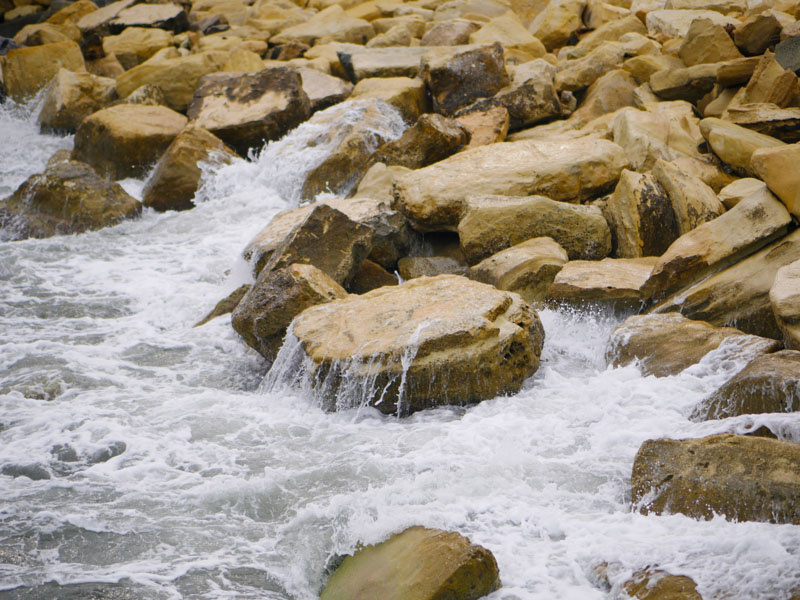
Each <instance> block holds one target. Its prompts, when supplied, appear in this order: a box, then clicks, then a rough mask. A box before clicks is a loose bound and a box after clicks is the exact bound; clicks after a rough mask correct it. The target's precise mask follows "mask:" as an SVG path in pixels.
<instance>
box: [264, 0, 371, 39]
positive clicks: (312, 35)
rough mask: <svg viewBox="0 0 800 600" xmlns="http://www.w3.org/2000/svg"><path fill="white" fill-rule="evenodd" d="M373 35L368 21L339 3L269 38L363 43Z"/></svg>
mask: <svg viewBox="0 0 800 600" xmlns="http://www.w3.org/2000/svg"><path fill="white" fill-rule="evenodd" d="M373 37H375V29H374V28H373V27H372V25H370V24H369V22H368V21H365V20H364V19H356V18H353V17H350V16H349V15H347V13H345V11H344V9H343V8H342V7H341V6H339V5H335V4H334V5H332V6H329V7H328V8H326V9H325V10H321V11H320V12H318V13H317V14H315V15H314V16H313V17H311V18H310V19H308V20H307V21H306V22H305V23H300V24H298V25H293V26H291V27H287V28H286V29H283V30H282V31H281V32H280V33H278V34H277V35H275V36H273V37H272V38H271V39H270V43H272V44H288V43H292V42H300V43H301V44H308V45H313V44H314V43H315V42H316V41H317V40H322V41H329V42H346V43H353V44H365V43H367V42H368V41H369V40H371V39H372V38H373Z"/></svg>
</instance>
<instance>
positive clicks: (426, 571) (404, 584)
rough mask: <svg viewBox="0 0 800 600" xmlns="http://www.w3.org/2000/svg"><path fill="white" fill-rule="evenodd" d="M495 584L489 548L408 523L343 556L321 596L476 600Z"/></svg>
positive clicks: (358, 599) (356, 599)
mask: <svg viewBox="0 0 800 600" xmlns="http://www.w3.org/2000/svg"><path fill="white" fill-rule="evenodd" d="M499 587H500V573H499V571H498V569H497V561H496V560H495V559H494V556H492V553H491V552H489V550H487V549H486V548H484V547H482V546H477V545H475V544H473V543H472V542H470V541H469V539H468V538H466V537H464V536H462V535H460V534H458V533H455V532H450V531H442V530H439V529H426V528H424V527H412V528H410V529H406V530H405V531H403V532H402V533H398V534H395V535H393V536H392V537H390V538H389V539H388V540H386V541H384V542H381V543H380V544H375V545H374V546H366V547H363V548H361V549H359V550H358V551H357V552H356V553H355V554H353V555H352V556H347V557H346V558H345V559H344V561H343V562H342V564H341V565H340V566H339V568H338V569H337V570H336V571H335V572H334V574H333V575H332V576H331V578H330V579H329V580H328V583H327V585H326V586H325V589H324V590H323V591H322V596H321V600H374V599H375V598H380V599H381V600H409V599H411V598H413V599H414V600H445V599H446V600H477V599H478V598H482V597H483V596H486V595H487V594H490V593H491V592H493V591H495V590H496V589H498V588H499Z"/></svg>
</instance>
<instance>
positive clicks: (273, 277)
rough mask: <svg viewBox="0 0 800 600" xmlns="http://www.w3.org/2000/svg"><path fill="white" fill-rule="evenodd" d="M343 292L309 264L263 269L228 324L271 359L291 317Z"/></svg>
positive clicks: (342, 296) (260, 352)
mask: <svg viewBox="0 0 800 600" xmlns="http://www.w3.org/2000/svg"><path fill="white" fill-rule="evenodd" d="M346 296H347V292H345V291H344V289H343V288H342V286H340V285H339V284H338V283H336V282H335V281H334V280H333V279H331V278H330V277H328V276H327V275H326V274H325V273H323V272H322V271H320V270H319V269H317V268H316V267H315V266H313V265H304V264H292V265H289V266H287V267H282V268H279V269H274V270H264V271H262V272H261V274H260V275H259V277H258V279H257V280H256V282H255V284H254V285H253V287H252V288H251V289H250V290H249V291H248V292H247V293H246V294H245V295H244V297H243V298H242V299H241V301H240V302H239V303H238V305H237V306H236V309H235V310H234V311H233V315H232V316H231V325H233V328H234V329H235V330H236V333H238V334H239V335H240V336H242V339H244V341H245V343H247V345H248V346H250V347H251V348H253V349H255V350H256V351H258V353H259V354H261V355H262V356H263V357H264V358H266V359H267V360H270V361H272V360H275V357H276V356H277V354H278V351H279V350H280V348H281V344H283V338H284V336H285V335H286V328H287V327H289V324H290V323H291V322H292V319H294V318H295V317H296V316H297V315H299V314H300V313H301V312H303V311H304V310H305V309H307V308H309V307H311V306H316V305H317V304H323V303H325V302H330V301H331V300H335V299H337V298H344V297H346Z"/></svg>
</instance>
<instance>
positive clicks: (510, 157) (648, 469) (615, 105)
mask: <svg viewBox="0 0 800 600" xmlns="http://www.w3.org/2000/svg"><path fill="white" fill-rule="evenodd" d="M0 13H3V17H4V22H3V23H2V31H3V32H4V34H5V35H8V36H9V37H8V38H0V54H2V56H0V73H1V74H2V79H0V97H2V98H7V100H6V101H11V102H18V103H22V102H27V101H30V100H31V98H33V97H34V96H36V95H37V94H40V98H41V112H40V113H39V116H38V120H39V124H40V126H41V129H42V131H45V132H51V131H54V132H70V133H74V134H75V146H74V149H73V151H72V152H71V153H65V152H63V151H62V152H59V153H57V154H56V155H55V156H53V158H52V159H51V161H50V163H49V164H48V166H47V169H46V171H45V172H44V173H41V174H37V175H34V176H32V177H30V178H29V179H28V180H27V181H26V182H25V183H23V184H22V186H20V188H19V189H18V190H17V191H16V192H14V194H12V195H11V196H9V197H8V198H6V199H4V200H2V201H0V227H2V229H1V230H0V231H2V235H3V237H4V238H6V239H24V238H28V237H48V236H52V235H60V234H75V233H81V232H84V231H90V230H96V229H99V228H102V227H106V226H110V225H114V224H116V223H118V222H120V220H122V219H127V218H135V217H136V216H137V215H138V214H140V213H141V210H142V208H143V207H148V208H152V209H154V210H157V211H166V210H189V209H191V208H192V207H193V203H192V198H193V197H194V194H195V192H196V190H197V189H198V186H199V184H200V182H201V176H202V172H203V167H204V166H208V165H212V166H213V165H224V164H229V163H231V162H233V161H237V160H241V159H242V158H246V157H248V156H251V157H252V156H253V153H257V152H258V151H259V149H260V148H261V147H262V146H263V145H264V143H265V142H268V141H273V140H278V139H280V138H282V137H283V136H284V135H285V134H287V133H288V132H289V131H291V130H293V129H294V128H296V127H298V126H299V125H301V124H302V125H303V126H304V127H309V128H312V129H311V130H313V131H315V132H316V131H318V132H319V133H318V134H317V135H316V136H315V137H314V138H313V139H312V141H310V142H309V143H308V146H307V149H306V150H307V151H308V152H319V154H320V156H319V161H318V162H317V164H316V165H315V166H314V167H313V168H312V169H311V170H310V171H309V172H308V173H307V174H305V176H304V180H303V183H302V186H301V191H300V194H299V197H298V198H297V200H298V201H300V202H302V205H301V206H299V208H295V209H291V210H288V211H285V212H283V213H280V214H279V215H277V216H276V217H275V218H274V219H272V220H271V221H270V222H269V223H268V224H266V226H265V228H264V229H263V230H262V231H261V232H260V233H259V234H258V235H257V236H256V237H255V238H254V239H253V240H251V241H250V242H249V243H248V244H247V245H246V247H245V248H244V249H243V254H244V256H245V257H246V258H247V259H248V260H249V261H250V264H251V265H252V267H253V276H254V280H255V281H254V283H253V284H252V285H251V286H248V287H243V288H240V289H239V290H237V291H236V292H235V293H234V295H232V296H231V297H229V298H226V299H224V300H222V301H221V302H220V303H219V305H218V306H217V308H216V309H215V310H214V311H213V312H212V313H211V314H210V315H208V317H207V318H206V319H204V320H203V321H202V322H201V323H198V325H201V324H202V323H203V322H207V320H209V319H211V318H215V317H217V316H220V315H224V314H227V313H232V325H233V327H234V329H235V330H236V331H237V333H239V335H241V337H242V339H243V340H244V341H245V342H246V343H247V344H248V345H250V346H251V347H253V348H254V349H255V350H256V351H258V352H259V353H260V354H262V355H263V356H264V357H265V358H266V359H267V360H268V361H270V362H272V361H279V360H280V361H283V362H284V363H286V362H287V361H288V363H289V364H291V365H293V371H294V376H296V377H302V378H305V380H306V382H307V383H308V385H310V387H311V389H313V390H314V392H315V394H317V396H318V397H319V399H320V401H321V403H322V405H323V406H324V407H325V408H326V409H328V410H337V409H344V408H349V407H351V406H358V405H365V404H369V405H372V406H375V407H376V408H378V409H379V410H381V411H382V412H385V413H387V414H398V415H399V416H405V415H408V414H410V413H411V412H414V411H418V410H424V409H426V408H429V407H434V406H439V405H443V404H455V405H469V404H473V403H475V402H479V401H481V400H483V399H487V398H492V397H495V396H497V395H499V394H506V393H514V392H516V391H518V390H519V389H520V387H521V386H522V384H523V381H524V380H525V379H526V378H527V377H529V376H531V375H532V374H533V373H534V372H535V371H536V369H537V368H538V365H539V356H540V354H541V349H542V344H543V342H544V338H545V335H546V332H545V331H544V328H543V327H542V325H541V323H540V321H539V318H538V316H537V313H536V308H537V307H542V306H551V307H566V308H577V309H583V308H587V307H596V306H600V307H604V308H607V309H610V310H613V311H617V312H618V313H620V314H632V313H637V314H633V316H631V317H630V318H628V319H627V320H626V321H625V322H623V323H622V324H621V325H620V326H619V328H618V329H617V330H616V331H615V332H614V333H613V334H612V336H611V338H610V340H609V344H608V351H607V358H608V362H609V364H610V365H624V364H629V363H635V364H637V365H638V366H639V367H640V368H641V369H642V371H643V373H645V374H649V375H653V376H656V377H664V376H670V375H674V374H676V373H679V372H681V371H683V370H684V369H686V368H688V367H690V366H691V365H693V364H696V363H698V362H699V361H700V360H701V359H702V358H703V357H704V356H705V355H707V354H708V353H709V352H711V351H713V350H719V349H724V350H725V352H726V353H728V354H727V355H728V356H732V357H739V358H746V359H747V360H748V361H749V362H748V364H747V366H746V368H745V369H744V370H742V371H741V372H740V373H738V374H736V375H735V376H734V377H733V378H732V379H731V380H730V381H728V382H727V383H725V385H723V386H722V387H721V388H720V389H719V390H718V391H717V392H715V393H714V394H712V395H711V396H709V397H708V398H706V399H705V400H704V401H703V402H701V403H700V404H699V405H698V406H697V407H696V409H695V411H694V413H693V414H692V418H693V419H695V420H705V419H720V418H725V417H731V416H737V415H742V414H757V413H769V412H795V411H798V410H800V383H798V382H799V381H800V375H798V373H800V371H798V369H797V368H796V365H797V363H798V360H800V358H799V357H800V328H799V327H798V323H800V287H798V273H800V231H798V230H797V224H798V218H800V174H799V173H800V172H798V170H797V169H796V162H797V160H796V157H798V156H800V150H799V148H800V144H799V143H798V142H799V141H800V133H798V132H799V131H800V129H799V128H798V124H800V84H799V83H798V77H797V73H798V72H800V21H798V18H799V17H800V7H798V5H797V3H796V2H792V1H789V0H776V1H774V2H759V1H758V0H751V1H747V2H745V1H743V0H715V1H709V2H704V1H700V2H697V1H692V2H690V1H688V0H666V1H664V0H609V2H601V1H600V0H550V1H549V2H548V1H545V0H541V1H539V0H531V1H529V2H522V1H515V0H511V1H509V0H450V1H446V2H445V1H441V0H415V1H412V2H401V1H399V0H370V1H367V2H352V1H343V2H330V1H327V0H312V1H311V2H310V3H308V4H304V3H300V4H295V3H293V2H289V1H288V0H257V1H256V2H253V3H248V2H245V1H243V0H199V1H197V2H193V3H182V4H179V3H170V2H167V3H158V4H148V3H137V2H136V1H135V0H118V1H117V2H113V3H110V4H103V3H100V4H95V3H93V2H92V1H91V0H77V1H75V2H65V1H63V0H56V1H55V2H53V3H52V5H51V4H50V3H48V2H46V1H42V2H36V3H33V4H28V3H24V2H19V3H18V2H14V1H11V0H2V1H0ZM12 37H13V39H11V38H12ZM145 176H147V182H146V185H145V188H144V190H143V193H142V201H141V203H140V202H139V201H138V200H136V199H134V198H132V197H131V196H130V195H128V194H127V193H126V192H125V191H124V190H123V189H122V188H121V187H120V186H119V185H118V184H117V183H115V180H120V179H124V178H127V177H145ZM394 273H398V274H399V276H400V279H401V281H398V278H397V277H395V275H393V274H394ZM284 340H285V341H284ZM799 449H800V446H799V445H798V444H796V443H793V442H791V441H786V440H784V439H781V432H775V431H770V430H769V429H767V428H761V429H760V430H758V431H757V432H755V433H754V435H749V436H742V435H739V436H734V435H730V434H726V435H721V436H720V435H717V436H711V437H708V438H702V439H690V440H666V439H664V440H650V441H648V442H645V444H643V445H642V447H641V449H640V451H639V454H638V455H637V457H636V460H635V461H634V465H633V477H632V482H631V488H632V492H631V493H632V507H633V509H634V510H637V511H640V512H642V513H645V514H647V513H656V514H662V513H683V514H685V515H688V516H690V517H694V518H698V519H708V518H711V517H712V516H714V515H722V516H724V517H725V518H728V519H733V520H756V521H767V522H773V523H792V524H795V525H800V512H798V511H799V510H800V503H798V498H800V450H799ZM409 531H413V530H409ZM423 531H427V530H423ZM417 533H419V532H417ZM415 535H416V534H408V533H407V532H406V533H403V534H400V535H399V536H398V537H402V536H405V537H406V538H408V539H413V540H414V541H413V544H418V543H421V542H420V541H419V539H417V538H416V537H415ZM425 535H428V534H425ZM435 535H450V534H444V533H443V532H441V533H440V534H435ZM453 535H455V534H453ZM423 538H424V536H423ZM392 539H393V540H394V538H392ZM425 539H427V538H425ZM392 543H402V541H401V542H392ZM466 543H467V544H468V541H467V542H466ZM413 544H412V545H413ZM445 545H447V544H445ZM375 548H379V546H376V547H375ZM462 550H463V549H462ZM462 550H459V551H460V552H461V551H462ZM481 550H483V549H481ZM403 551H404V552H409V550H407V549H406V550H403ZM378 552H382V550H379V551H378ZM484 552H485V551H484ZM467 555H469V556H470V557H472V558H474V559H475V560H478V561H479V562H480V561H483V562H485V561H486V560H487V559H486V557H485V555H484V554H483V553H482V552H478V551H476V552H467ZM489 556H490V557H491V555H490V554H489ZM472 558H471V559H472ZM471 559H470V560H471ZM360 560H367V561H368V562H369V561H370V560H372V559H369V558H367V559H364V558H362V559H360ZM430 560H431V561H434V562H435V561H437V560H438V561H442V564H445V563H447V561H448V560H450V559H449V558H447V553H446V552H443V551H439V550H434V551H433V555H432V558H431V559H430ZM490 562H494V559H491V561H490ZM464 568H465V569H466V570H467V571H470V572H472V569H471V567H469V568H467V567H464ZM613 568H614V567H613V565H610V566H607V569H611V570H613ZM475 573H479V574H480V573H484V571H482V570H480V569H477V570H475ZM494 573H495V575H494V576H492V577H489V579H490V580H491V581H489V582H488V583H487V585H484V586H483V587H480V586H479V587H474V586H471V584H469V583H466V584H463V585H462V583H463V582H462V583H459V586H457V587H459V589H461V588H463V587H464V586H466V588H469V589H471V590H473V591H472V592H468V591H466V592H465V591H463V590H462V591H460V592H458V593H459V594H461V595H457V596H453V597H457V598H473V597H474V598H477V597H480V595H483V594H485V593H488V592H490V591H491V590H492V589H495V588H496V585H497V584H499V580H498V579H497V577H496V564H495V567H494ZM678 575H679V574H666V573H663V572H660V571H658V570H657V569H654V570H651V571H649V572H643V573H638V574H637V575H636V576H634V578H633V579H632V580H631V581H630V582H629V584H630V585H628V584H626V585H625V586H624V589H625V591H626V593H628V594H629V595H630V596H633V597H637V598H666V597H669V598H699V597H700V596H699V594H698V592H697V591H696V589H695V588H694V585H693V584H692V583H691V580H689V582H688V583H687V582H685V581H683V580H685V579H686V578H685V577H684V578H681V577H679V576H678ZM450 576H451V575H447V576H446V577H445V580H446V579H447V577H450ZM475 576H478V575H475ZM337 577H339V579H337V581H341V576H337ZM357 577H362V576H357ZM480 577H485V575H480ZM604 577H606V576H605V575H603V574H598V585H600V586H601V587H602V585H603V583H602V582H603V580H604ZM672 578H674V579H672ZM459 581H460V580H459ZM643 582H644V583H643ZM337 585H339V584H338V583H337ZM661 586H663V590H662V591H661V592H659V593H658V594H657V593H656V592H655V591H654V590H659V589H662V587H661ZM345 587H347V586H345ZM437 589H438V588H437ZM478 589H479V590H480V595H474V594H477V593H478V592H477V591H475V590H478ZM676 590H677V591H676ZM327 593H328V594H329V597H331V598H334V597H340V596H337V595H335V594H334V593H333V592H327ZM337 593H338V592H337ZM348 593H350V592H348ZM353 593H355V592H353ZM366 593H367V594H369V589H367V592H366ZM432 593H433V594H434V595H432V596H430V597H439V596H436V595H435V594H436V593H444V592H441V591H439V592H432ZM798 593H800V592H798ZM470 594H473V595H470ZM659 594H661V595H659ZM341 597H345V596H341ZM346 597H362V596H357V595H351V596H346ZM367 597H369V596H367ZM426 597H428V596H426Z"/></svg>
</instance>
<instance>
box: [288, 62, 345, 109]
mask: <svg viewBox="0 0 800 600" xmlns="http://www.w3.org/2000/svg"><path fill="white" fill-rule="evenodd" d="M296 70H297V72H298V73H300V77H301V78H302V80H303V91H304V92H305V93H306V95H307V96H308V99H309V101H310V102H311V112H317V111H318V110H323V109H325V108H328V107H329V106H331V105H333V104H337V103H339V102H341V101H342V100H345V99H346V98H347V97H348V96H349V95H350V94H351V93H352V91H353V84H352V83H348V82H347V81H343V80H341V79H339V78H338V77H334V76H333V75H328V74H327V73H323V72H321V71H317V70H316V69H310V68H308V67H300V68H298V69H296Z"/></svg>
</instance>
